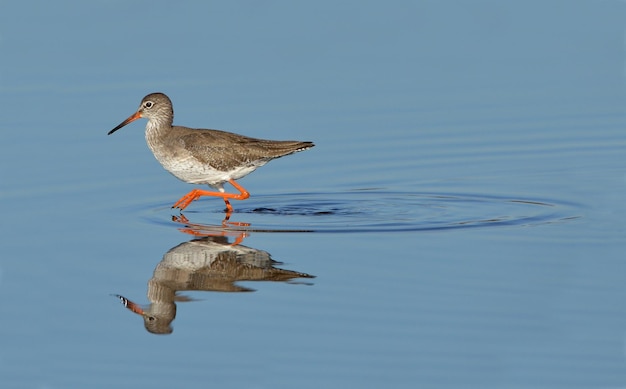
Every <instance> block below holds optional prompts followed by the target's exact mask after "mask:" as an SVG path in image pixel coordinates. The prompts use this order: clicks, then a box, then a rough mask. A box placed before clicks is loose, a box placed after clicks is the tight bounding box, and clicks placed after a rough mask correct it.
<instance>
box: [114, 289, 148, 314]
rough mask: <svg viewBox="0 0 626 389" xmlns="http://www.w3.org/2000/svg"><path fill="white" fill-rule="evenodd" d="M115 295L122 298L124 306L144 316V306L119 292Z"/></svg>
mask: <svg viewBox="0 0 626 389" xmlns="http://www.w3.org/2000/svg"><path fill="white" fill-rule="evenodd" d="M113 296H115V297H117V298H118V299H120V301H121V302H122V304H123V305H124V307H126V308H127V309H128V310H129V311H131V312H133V313H136V314H138V315H142V316H143V314H144V311H143V308H141V307H140V306H139V305H138V304H135V303H134V302H132V301H130V300H129V299H127V298H126V297H124V296H121V295H119V294H114V295H113Z"/></svg>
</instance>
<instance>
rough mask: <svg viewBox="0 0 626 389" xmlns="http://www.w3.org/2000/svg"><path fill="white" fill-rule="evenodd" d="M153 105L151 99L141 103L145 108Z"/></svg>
mask: <svg viewBox="0 0 626 389" xmlns="http://www.w3.org/2000/svg"><path fill="white" fill-rule="evenodd" d="M153 105H154V103H153V102H152V101H146V102H145V103H143V106H144V107H146V108H152V106H153Z"/></svg>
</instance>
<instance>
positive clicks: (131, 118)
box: [107, 111, 141, 135]
mask: <svg viewBox="0 0 626 389" xmlns="http://www.w3.org/2000/svg"><path fill="white" fill-rule="evenodd" d="M137 119H141V112H139V111H137V112H135V113H134V114H132V115H130V116H129V117H128V119H126V120H124V121H123V122H121V123H120V124H118V125H117V127H115V128H114V129H112V130H111V131H109V133H108V134H107V135H111V134H112V133H114V132H115V131H117V130H119V129H120V128H122V127H124V126H125V125H127V124H128V123H130V122H134V121H135V120H137Z"/></svg>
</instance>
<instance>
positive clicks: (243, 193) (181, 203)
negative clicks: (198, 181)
mask: <svg viewBox="0 0 626 389" xmlns="http://www.w3.org/2000/svg"><path fill="white" fill-rule="evenodd" d="M228 182H230V184H231V185H232V186H234V187H235V189H237V190H238V191H239V192H240V193H239V194H235V193H225V192H211V191H208V190H203V189H194V190H192V191H191V192H189V193H187V194H186V195H184V196H183V197H181V198H180V200H178V201H177V202H176V203H174V205H172V208H180V210H181V211H182V210H183V209H185V208H187V206H188V205H189V204H191V203H192V202H193V201H194V200H197V199H198V198H200V197H202V196H215V197H221V198H223V199H224V203H226V211H227V213H231V212H232V211H233V206H232V205H230V201H228V199H234V200H245V199H247V198H248V197H250V193H248V191H247V190H245V189H244V188H243V186H241V185H239V184H238V183H237V182H236V181H235V180H229V181H228Z"/></svg>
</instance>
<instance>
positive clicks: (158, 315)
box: [115, 236, 315, 334]
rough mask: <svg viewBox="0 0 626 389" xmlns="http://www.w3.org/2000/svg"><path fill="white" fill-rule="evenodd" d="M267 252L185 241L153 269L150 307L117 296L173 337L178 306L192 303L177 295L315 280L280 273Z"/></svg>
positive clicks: (220, 241)
mask: <svg viewBox="0 0 626 389" xmlns="http://www.w3.org/2000/svg"><path fill="white" fill-rule="evenodd" d="M278 264H280V262H277V261H274V260H273V259H272V258H271V257H270V254H269V253H268V252H266V251H263V250H258V249H254V248H251V247H247V246H243V245H239V244H231V243H229V242H228V238H227V237H225V236H207V237H203V238H199V239H193V240H191V241H189V242H184V243H181V244H179V245H178V246H176V247H174V248H172V249H170V250H169V251H168V252H167V253H165V255H164V256H163V260H161V262H159V264H158V265H157V266H156V268H155V269H154V274H153V276H152V278H151V279H150V281H148V293H147V295H148V300H149V301H150V304H149V305H148V306H146V307H141V306H140V305H138V304H136V303H134V302H132V301H130V300H128V299H127V298H126V297H124V296H121V295H115V296H116V297H118V298H119V299H120V300H121V301H122V303H123V304H124V306H125V307H126V308H128V309H129V310H130V311H132V312H134V313H136V314H139V315H141V316H142V317H143V319H144V325H145V327H146V330H148V331H149V332H151V333H154V334H170V333H172V331H173V329H172V326H171V323H172V321H173V320H174V318H175V317H176V302H177V301H179V302H180V301H189V300H190V299H189V298H187V297H185V296H181V295H179V294H177V292H179V291H185V290H187V291H217V292H252V291H254V289H250V288H247V287H244V286H241V285H237V284H236V282H237V281H289V280H292V279H294V278H314V277H315V276H312V275H310V274H306V273H300V272H296V271H292V270H284V269H279V268H276V267H275V265H278Z"/></svg>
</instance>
